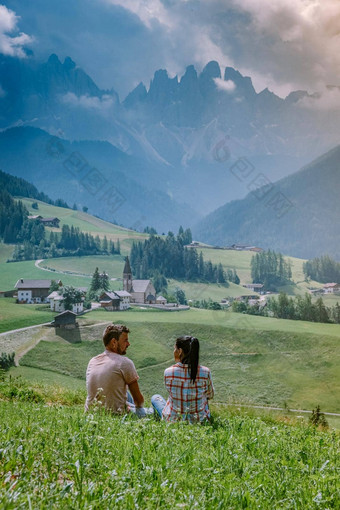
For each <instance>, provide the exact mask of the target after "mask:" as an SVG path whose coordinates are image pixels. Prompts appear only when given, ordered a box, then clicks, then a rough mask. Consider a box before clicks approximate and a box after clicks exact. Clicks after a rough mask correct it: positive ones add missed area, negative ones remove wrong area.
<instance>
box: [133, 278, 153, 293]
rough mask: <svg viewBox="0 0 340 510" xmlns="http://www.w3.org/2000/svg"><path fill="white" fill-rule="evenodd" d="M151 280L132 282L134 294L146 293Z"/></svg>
mask: <svg viewBox="0 0 340 510" xmlns="http://www.w3.org/2000/svg"><path fill="white" fill-rule="evenodd" d="M150 283H151V280H132V288H133V292H145V291H146V289H147V288H148V285H149V284H150Z"/></svg>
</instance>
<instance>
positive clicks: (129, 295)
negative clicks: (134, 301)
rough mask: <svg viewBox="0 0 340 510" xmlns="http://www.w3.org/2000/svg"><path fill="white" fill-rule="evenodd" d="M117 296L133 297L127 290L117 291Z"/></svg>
mask: <svg viewBox="0 0 340 510" xmlns="http://www.w3.org/2000/svg"><path fill="white" fill-rule="evenodd" d="M115 294H117V296H119V297H131V294H130V292H127V291H126V290H115Z"/></svg>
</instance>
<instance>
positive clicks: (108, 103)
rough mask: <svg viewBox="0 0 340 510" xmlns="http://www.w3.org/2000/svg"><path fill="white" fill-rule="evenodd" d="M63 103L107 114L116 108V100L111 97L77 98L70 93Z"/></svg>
mask: <svg viewBox="0 0 340 510" xmlns="http://www.w3.org/2000/svg"><path fill="white" fill-rule="evenodd" d="M61 102H62V103H65V104H68V105H70V106H75V107H78V108H86V109H93V110H101V111H102V112H106V111H107V110H109V109H110V108H111V107H112V106H114V104H115V99H114V97H112V96H110V95H103V96H102V97H97V96H89V95H87V94H86V95H83V96H76V95H75V94H74V93H73V92H68V93H67V94H65V95H64V96H62V97H61Z"/></svg>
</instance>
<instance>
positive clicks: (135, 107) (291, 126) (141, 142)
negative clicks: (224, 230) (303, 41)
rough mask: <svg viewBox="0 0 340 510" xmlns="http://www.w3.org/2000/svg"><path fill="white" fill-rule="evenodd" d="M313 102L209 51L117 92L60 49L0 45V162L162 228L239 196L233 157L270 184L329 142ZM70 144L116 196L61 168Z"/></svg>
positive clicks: (242, 188) (109, 212) (332, 141)
mask: <svg viewBox="0 0 340 510" xmlns="http://www.w3.org/2000/svg"><path fill="white" fill-rule="evenodd" d="M318 100H319V96H318V95H317V94H311V93H308V92H307V91H295V92H292V93H291V94H289V95H288V96H287V97H286V98H285V99H282V98H280V97H278V96H277V95H275V94H273V93H272V92H270V91H269V90H268V89H265V90H263V91H261V92H259V93H258V92H256V91H255V89H254V87H253V84H252V81H251V78H250V77H247V76H243V75H242V74H241V73H240V72H239V71H237V70H236V69H234V68H232V67H227V68H225V69H224V70H223V72H222V70H221V68H220V66H219V64H218V63H217V62H215V61H212V62H209V63H208V64H207V65H206V66H205V68H204V69H203V70H202V71H201V72H197V71H196V69H195V68H194V66H191V65H190V66H188V67H187V69H186V72H185V74H184V75H183V76H181V77H177V76H175V77H170V76H169V74H168V72H167V71H166V70H164V69H161V70H158V71H156V72H155V74H154V77H153V79H152V80H151V83H150V85H149V86H148V87H147V86H145V85H144V84H143V83H140V84H138V85H137V86H136V88H135V89H134V90H133V91H131V93H130V94H128V96H127V97H126V98H125V99H124V100H123V101H121V100H120V98H119V97H118V94H117V93H116V92H115V91H114V90H113V89H111V90H102V89H100V88H99V87H98V86H97V85H96V83H95V82H94V80H93V79H92V78H91V77H89V76H88V75H87V74H86V73H85V72H84V71H83V70H82V69H80V68H79V67H78V66H77V65H76V63H75V62H73V61H72V59H71V58H70V57H67V58H66V59H65V60H64V62H61V61H60V60H59V58H58V57H57V55H54V54H53V55H51V56H50V57H49V59H48V61H47V62H44V63H41V62H38V61H37V60H36V59H35V58H34V57H28V58H25V59H18V58H14V57H5V56H3V55H0V129H1V130H2V131H1V133H0V150H1V152H0V168H2V170H4V171H6V172H10V173H12V174H14V175H18V176H25V177H28V176H29V178H30V180H31V181H32V182H33V183H34V184H35V185H38V186H39V188H40V189H42V191H44V192H45V193H47V194H49V196H51V198H54V199H55V198H57V197H59V196H61V197H62V198H64V199H65V200H66V201H68V202H70V203H73V202H76V203H77V205H78V206H83V205H86V206H88V207H89V212H91V213H92V214H97V215H99V216H101V217H103V218H104V219H108V220H114V221H117V222H118V223H122V224H124V225H126V226H133V225H134V224H138V226H139V227H143V226H146V225H152V226H155V227H156V228H157V229H158V230H161V231H167V230H168V229H176V228H177V227H178V224H181V223H184V224H186V225H194V224H198V222H199V221H200V219H202V218H203V217H204V216H205V215H207V214H209V213H212V211H214V210H215V209H216V208H218V207H220V206H223V205H224V204H225V203H227V202H230V201H232V200H235V199H242V198H244V197H246V195H247V193H248V191H249V189H248V184H249V183H248V182H247V181H245V180H244V179H243V178H241V179H240V178H239V177H238V176H237V175H235V172H234V171H233V169H234V168H235V165H236V166H237V165H238V162H239V161H240V160H243V161H247V165H249V166H250V167H251V168H252V169H253V171H254V173H255V174H260V175H262V176H264V177H263V178H264V179H265V181H266V182H267V183H271V184H272V183H274V182H276V181H277V180H278V179H281V178H283V177H286V176H288V175H291V174H294V172H296V171H298V170H299V169H300V168H301V167H302V166H303V165H306V164H308V163H309V162H310V161H312V160H313V159H314V158H316V157H318V156H319V155H320V154H322V153H324V152H326V151H328V150H330V149H331V148H332V147H334V146H336V145H337V143H338V133H339V131H340V116H339V114H338V113H337V112H331V113H330V112H329V111H328V110H324V111H323V110H320V109H318V106H317V105H318ZM74 153H77V154H78V156H79V155H80V161H83V163H84V165H87V166H88V167H89V169H88V172H87V173H86V175H88V173H89V170H90V169H95V170H96V171H97V174H96V175H97V177H98V178H99V179H100V182H102V184H103V186H104V188H105V190H106V191H107V190H109V189H111V190H113V191H114V190H116V193H117V197H116V199H115V200H116V201H117V200H118V202H119V201H120V202H122V201H123V202H124V205H119V207H116V208H115V207H113V206H108V205H107V203H106V202H105V200H102V199H101V198H100V197H101V194H100V193H99V192H98V193H97V192H96V193H94V194H93V189H94V188H93V186H92V188H91V190H92V191H91V192H88V189H85V190H84V185H83V184H84V181H83V177H84V175H85V173H84V172H83V173H78V174H77V175H76V176H75V174H74V173H73V174H72V172H71V173H70V171H69V170H67V168H65V160H66V159H67V158H69V157H70V156H71V155H72V154H74ZM79 164H80V163H79ZM90 175H92V176H93V175H94V174H93V172H92V174H90ZM88 188H89V186H88ZM104 188H103V189H104ZM95 189H97V188H95ZM117 190H118V191H117ZM107 193H109V191H107ZM121 195H123V196H124V200H123V199H122V198H121ZM209 221H210V220H209ZM202 225H203V224H202ZM200 229H201V227H198V230H199V231H201V230H200ZM202 232H203V230H202ZM222 238H223V237H221V238H220V240H221V239H222Z"/></svg>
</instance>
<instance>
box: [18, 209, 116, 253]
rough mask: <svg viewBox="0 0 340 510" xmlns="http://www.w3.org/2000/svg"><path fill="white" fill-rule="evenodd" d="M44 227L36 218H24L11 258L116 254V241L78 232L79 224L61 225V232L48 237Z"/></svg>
mask: <svg viewBox="0 0 340 510" xmlns="http://www.w3.org/2000/svg"><path fill="white" fill-rule="evenodd" d="M46 234H47V233H46V230H45V227H44V225H43V224H42V223H40V222H39V220H28V219H25V220H24V221H23V223H22V226H21V228H20V230H19V232H18V233H17V235H16V237H15V240H13V241H12V242H16V243H17V245H16V247H15V249H14V252H13V260H14V261H18V260H34V259H37V258H54V257H66V256H79V257H80V256H83V255H110V254H111V255H116V254H120V241H119V239H118V241H117V242H116V243H115V242H113V241H111V240H108V239H107V237H106V236H104V238H103V239H100V237H99V236H98V235H97V236H95V237H94V236H93V235H91V234H88V233H84V232H81V231H80V229H79V227H74V226H73V225H71V226H69V225H63V226H62V230H61V233H58V232H50V234H49V236H48V238H47V235H46Z"/></svg>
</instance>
